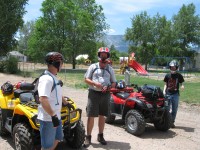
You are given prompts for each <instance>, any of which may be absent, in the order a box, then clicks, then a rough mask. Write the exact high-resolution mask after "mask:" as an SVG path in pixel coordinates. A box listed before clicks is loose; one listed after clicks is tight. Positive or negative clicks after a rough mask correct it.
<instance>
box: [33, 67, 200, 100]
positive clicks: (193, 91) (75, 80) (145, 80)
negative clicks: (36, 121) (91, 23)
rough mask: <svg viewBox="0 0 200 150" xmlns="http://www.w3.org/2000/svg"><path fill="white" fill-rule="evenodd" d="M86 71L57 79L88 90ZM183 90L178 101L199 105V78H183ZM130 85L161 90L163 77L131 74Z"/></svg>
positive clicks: (64, 73)
mask: <svg viewBox="0 0 200 150" xmlns="http://www.w3.org/2000/svg"><path fill="white" fill-rule="evenodd" d="M42 71H43V70H40V71H38V72H39V73H34V74H32V73H30V74H32V77H37V76H39V74H41V72H42ZM85 72H86V70H85V69H80V70H72V69H66V70H63V71H62V72H60V73H59V74H58V77H60V79H61V80H62V81H63V82H64V85H65V86H69V87H73V88H84V89H86V88H88V86H87V84H86V83H85V82H84V74H85ZM154 74H155V75H156V74H158V72H154ZM198 75H199V74H198ZM116 78H117V80H118V81H119V80H124V75H120V74H116ZM185 80H186V81H185V83H184V85H185V89H184V91H181V90H180V100H181V101H184V102H187V103H195V104H200V76H198V78H196V79H195V80H192V81H190V80H187V78H185ZM131 83H134V84H137V85H139V86H141V85H144V84H150V85H156V86H159V87H161V89H163V87H164V82H163V77H160V78H159V79H158V78H154V79H153V78H151V76H149V77H147V76H137V75H132V74H131Z"/></svg>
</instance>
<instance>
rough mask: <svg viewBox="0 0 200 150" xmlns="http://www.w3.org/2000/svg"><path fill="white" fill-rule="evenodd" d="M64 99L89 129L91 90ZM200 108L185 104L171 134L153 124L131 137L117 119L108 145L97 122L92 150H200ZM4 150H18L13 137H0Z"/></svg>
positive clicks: (107, 134)
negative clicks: (74, 106)
mask: <svg viewBox="0 0 200 150" xmlns="http://www.w3.org/2000/svg"><path fill="white" fill-rule="evenodd" d="M22 80H24V81H26V82H31V81H33V79H32V78H23V77H18V76H13V75H6V74H1V73H0V85H2V84H3V83H4V82H5V81H11V83H13V84H14V83H17V82H19V81H22ZM63 92H64V95H66V96H68V97H71V98H72V99H73V100H74V101H75V103H76V104H77V106H78V107H79V108H81V109H82V110H83V116H82V120H83V122H84V125H85V126H86V120H87V118H86V113H85V107H86V103H87V90H80V89H73V88H69V87H64V88H63ZM199 113H200V108H199V107H198V106H189V105H187V104H185V103H181V104H180V107H179V111H178V114H177V119H176V128H175V129H170V130H169V131H167V132H161V131H158V130H156V129H155V128H154V127H153V126H152V125H151V124H148V125H147V127H146V129H145V132H144V133H143V134H142V135H141V136H140V137H136V136H133V135H131V134H129V133H127V132H126V131H125V129H124V125H123V123H122V121H121V120H120V119H117V120H116V121H115V123H114V124H113V125H108V124H106V126H105V132H104V135H105V139H106V140H107V141H108V145H106V146H102V145H100V144H99V143H98V142H97V140H96V138H97V134H98V128H97V127H98V124H97V119H96V120H95V126H94V129H93V133H92V145H91V146H90V147H89V148H87V149H88V150H93V149H99V150H103V149H105V150H134V149H137V150H161V149H162V150H169V149H173V150H200V140H199V139H200V126H199V124H200V116H199ZM64 149H68V150H70V148H69V147H68V146H67V145H66V143H65V142H62V143H60V144H59V145H58V147H57V150H64ZM0 150H14V146H13V141H12V139H11V137H10V136H7V137H0Z"/></svg>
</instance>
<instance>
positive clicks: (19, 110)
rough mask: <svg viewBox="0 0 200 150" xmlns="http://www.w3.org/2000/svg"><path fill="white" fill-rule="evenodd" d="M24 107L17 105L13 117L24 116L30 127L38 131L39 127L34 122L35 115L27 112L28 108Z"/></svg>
mask: <svg viewBox="0 0 200 150" xmlns="http://www.w3.org/2000/svg"><path fill="white" fill-rule="evenodd" d="M25 107H26V106H24V105H20V104H18V105H17V106H16V107H15V109H14V112H13V114H14V116H15V117H16V116H18V115H20V116H24V117H25V118H26V119H27V120H28V121H29V123H30V125H31V127H32V128H33V129H35V130H39V127H38V126H37V125H36V120H35V119H36V118H35V116H36V114H35V113H34V112H33V111H31V110H30V111H29V109H30V107H29V109H27V108H25ZM15 117H14V118H15ZM16 123H17V122H16ZM14 125H15V123H14V124H12V126H14Z"/></svg>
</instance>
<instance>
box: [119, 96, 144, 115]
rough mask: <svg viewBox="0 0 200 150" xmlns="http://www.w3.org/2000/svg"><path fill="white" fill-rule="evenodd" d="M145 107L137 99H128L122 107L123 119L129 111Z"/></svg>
mask: <svg viewBox="0 0 200 150" xmlns="http://www.w3.org/2000/svg"><path fill="white" fill-rule="evenodd" d="M145 107H146V105H145V104H144V102H142V101H141V100H139V99H137V98H135V97H132V98H128V99H127V100H126V103H125V105H124V109H123V118H124V117H125V116H126V113H127V112H128V111H129V110H131V109H137V110H141V109H144V108H145Z"/></svg>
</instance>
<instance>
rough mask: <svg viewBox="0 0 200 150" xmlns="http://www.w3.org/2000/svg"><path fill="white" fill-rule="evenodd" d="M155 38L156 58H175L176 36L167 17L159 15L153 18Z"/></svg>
mask: <svg viewBox="0 0 200 150" xmlns="http://www.w3.org/2000/svg"><path fill="white" fill-rule="evenodd" d="M152 20H153V27H154V28H153V36H154V41H155V45H156V49H155V52H156V53H155V55H156V56H160V55H163V56H173V54H172V53H171V51H173V50H172V49H173V44H174V40H175V38H174V34H173V31H172V23H171V21H168V20H167V19H166V17H165V16H162V17H161V16H160V15H159V14H157V15H156V16H154V17H153V19H152Z"/></svg>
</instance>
